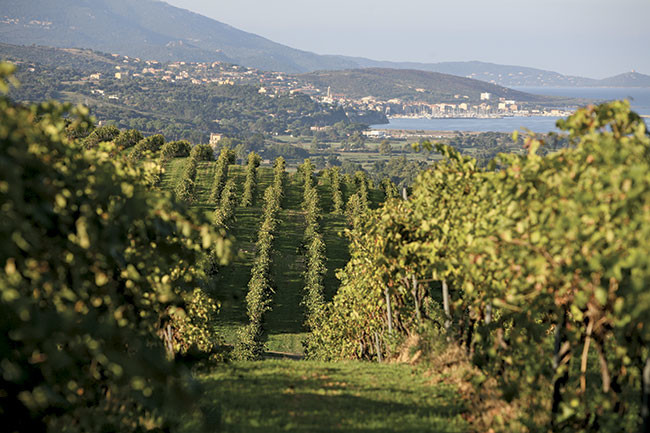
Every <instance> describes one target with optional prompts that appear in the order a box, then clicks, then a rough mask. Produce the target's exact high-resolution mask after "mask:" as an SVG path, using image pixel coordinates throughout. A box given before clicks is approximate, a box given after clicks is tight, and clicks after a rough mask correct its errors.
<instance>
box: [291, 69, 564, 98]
mask: <svg viewBox="0 0 650 433" xmlns="http://www.w3.org/2000/svg"><path fill="white" fill-rule="evenodd" d="M298 77H299V79H301V80H303V81H305V82H307V83H310V84H312V85H314V86H315V87H317V88H320V89H327V87H330V88H331V91H332V93H334V94H343V95H345V96H347V97H352V98H363V97H366V96H373V97H375V98H378V99H380V100H389V99H394V98H399V99H402V100H405V101H410V100H412V101H426V102H431V103H435V102H462V101H463V100H468V101H473V102H474V101H478V100H479V99H480V94H481V93H483V92H488V93H491V94H492V96H493V97H495V98H499V97H504V98H508V99H515V100H517V101H525V102H539V103H548V102H550V101H551V100H552V99H551V98H548V97H545V96H539V95H532V94H529V93H524V92H519V91H517V90H513V89H508V88H506V87H502V86H498V85H495V84H491V83H485V82H482V81H478V80H473V79H470V78H463V77H458V76H455V75H450V74H441V73H438V72H426V71H418V70H408V69H387V68H366V69H353V70H344V71H319V72H312V73H308V74H301V75H299V76H298Z"/></svg>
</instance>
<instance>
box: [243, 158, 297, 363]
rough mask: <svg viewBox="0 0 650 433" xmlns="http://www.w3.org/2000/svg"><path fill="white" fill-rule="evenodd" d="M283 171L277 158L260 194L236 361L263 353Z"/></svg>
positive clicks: (283, 165)
mask: <svg viewBox="0 0 650 433" xmlns="http://www.w3.org/2000/svg"><path fill="white" fill-rule="evenodd" d="M284 170H285V162H284V160H283V159H282V158H278V159H277V160H276V161H275V165H274V177H273V184H272V185H271V186H270V187H268V188H267V189H266V191H265V192H264V207H263V210H262V224H261V226H260V229H259V233H258V238H257V242H256V244H255V253H256V255H255V261H254V262H253V267H252V269H251V279H250V281H249V283H248V293H247V295H246V311H247V315H248V324H246V325H245V326H244V327H242V328H241V329H240V330H239V333H238V339H237V344H236V345H235V350H234V353H233V354H234V356H235V357H236V358H238V359H259V358H260V357H261V355H262V353H263V352H264V315H265V313H266V312H268V311H269V310H270V308H271V307H270V304H271V294H272V292H273V289H272V288H271V280H270V276H269V268H270V266H271V250H272V248H273V246H272V242H273V237H274V232H275V229H276V226H277V223H278V221H277V215H278V212H279V210H280V199H281V197H282V189H283V182H284V173H285V172H284Z"/></svg>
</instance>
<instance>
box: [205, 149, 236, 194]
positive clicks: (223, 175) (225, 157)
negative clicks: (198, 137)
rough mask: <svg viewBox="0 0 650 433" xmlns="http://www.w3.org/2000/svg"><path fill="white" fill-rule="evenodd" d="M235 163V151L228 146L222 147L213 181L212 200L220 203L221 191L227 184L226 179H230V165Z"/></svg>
mask: <svg viewBox="0 0 650 433" xmlns="http://www.w3.org/2000/svg"><path fill="white" fill-rule="evenodd" d="M234 163H235V152H234V151H233V150H232V149H230V148H228V147H224V148H222V149H221V152H220V153H219V158H217V169H216V171H215V173H214V182H213V183H212V192H211V193H210V201H212V202H215V203H219V200H220V199H221V191H222V190H223V187H224V186H225V185H226V179H228V166H229V165H230V164H234Z"/></svg>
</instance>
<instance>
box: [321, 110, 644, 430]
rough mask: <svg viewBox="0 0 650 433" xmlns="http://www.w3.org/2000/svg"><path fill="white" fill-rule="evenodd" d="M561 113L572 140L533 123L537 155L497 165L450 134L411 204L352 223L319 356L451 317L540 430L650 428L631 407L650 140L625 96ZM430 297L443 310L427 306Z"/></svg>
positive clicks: (449, 329) (349, 354)
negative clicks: (465, 152)
mask: <svg viewBox="0 0 650 433" xmlns="http://www.w3.org/2000/svg"><path fill="white" fill-rule="evenodd" d="M558 126H560V127H561V128H563V129H564V130H566V131H568V135H566V136H565V139H566V140H568V141H569V142H570V147H569V148H565V149H561V150H559V151H557V152H555V153H551V154H548V155H546V156H542V155H539V154H538V149H539V148H540V146H542V145H543V142H542V141H541V140H539V139H538V138H537V137H535V136H529V137H528V138H526V141H525V145H526V148H527V151H528V153H527V154H525V155H512V154H511V155H502V156H500V157H499V158H498V159H497V160H496V161H495V162H494V163H492V165H491V166H490V169H489V170H482V169H480V168H479V166H478V164H477V161H476V160H473V159H471V158H468V157H462V156H461V155H459V154H458V152H456V151H455V150H454V149H452V148H451V147H448V146H442V145H438V146H437V149H438V151H439V152H441V153H442V154H443V156H444V157H445V159H444V160H443V161H442V162H440V163H438V164H437V165H436V166H435V167H434V168H433V169H431V170H428V171H425V172H423V173H421V174H420V175H419V177H418V180H417V182H416V184H415V186H414V188H413V193H412V196H411V198H410V200H409V201H406V202H404V201H401V200H391V201H388V202H387V203H386V204H385V205H384V206H383V207H382V208H381V209H378V210H377V211H374V212H372V213H371V214H370V216H369V217H366V218H365V220H366V221H365V223H364V225H357V227H355V228H354V229H353V230H352V231H351V232H350V237H351V241H352V247H351V254H352V259H351V261H350V263H349V264H348V266H347V267H346V269H345V270H344V271H343V272H342V273H341V278H342V287H341V289H340V290H339V293H338V294H337V295H336V297H335V298H334V300H333V302H332V303H331V304H329V305H328V306H327V311H328V314H327V315H326V318H325V320H323V322H322V323H323V326H322V328H321V329H319V330H318V331H317V332H316V333H315V341H316V344H314V345H313V346H312V351H313V352H312V353H315V355H316V356H322V357H325V358H327V357H332V358H353V357H373V356H374V355H380V354H382V352H390V342H391V339H392V338H393V337H391V335H393V334H395V333H398V335H402V336H405V335H407V334H409V333H410V332H417V329H418V326H419V324H420V323H422V321H423V320H425V321H428V320H430V321H433V320H438V321H437V323H436V325H437V327H438V329H440V330H441V333H443V335H444V334H446V337H447V338H450V339H451V340H452V341H454V342H456V343H458V344H460V345H462V346H463V347H464V348H465V349H466V350H467V352H468V353H469V354H470V355H471V356H472V358H473V360H474V362H475V363H476V364H477V365H478V366H480V367H481V368H482V369H483V370H484V371H485V372H486V373H489V374H491V375H493V376H494V377H495V378H497V380H498V381H499V383H500V385H501V387H502V390H503V393H504V396H505V397H506V398H508V399H510V398H515V397H518V398H522V399H527V400H528V401H529V404H530V411H529V412H528V414H527V415H528V417H527V418H526V419H524V420H522V421H523V422H524V424H527V425H528V427H529V428H530V429H531V430H542V431H547V430H549V429H551V430H553V431H572V432H573V431H612V432H614V431H621V430H625V431H633V430H636V429H638V428H641V429H643V428H645V427H640V424H641V417H639V416H637V414H635V413H631V412H630V411H631V410H632V409H634V408H636V407H638V406H636V404H634V403H633V402H636V401H644V403H643V404H644V405H646V404H647V403H648V402H649V401H650V400H649V399H648V394H647V391H646V394H644V398H645V400H643V399H640V398H639V396H640V395H642V394H643V386H642V384H643V380H644V379H643V376H642V372H643V371H644V368H645V369H647V368H648V367H647V365H650V364H649V362H650V361H649V355H650V353H649V349H648V347H649V343H650V329H649V328H648V322H647V319H648V317H650V298H649V297H648V291H647V289H646V288H647V286H648V283H649V282H650V273H649V271H648V266H647V263H646V262H647V260H646V259H647V256H648V254H649V253H650V245H648V243H647V239H650V238H649V237H648V233H646V232H647V231H648V227H650V224H649V222H650V221H648V218H649V215H650V213H649V212H648V209H650V174H649V173H650V166H649V165H650V162H649V161H650V158H649V155H650V151H649V150H648V149H649V148H650V137H648V135H647V132H646V129H645V124H644V122H643V121H642V120H641V119H640V118H639V116H638V115H636V114H634V113H632V112H630V110H629V104H628V103H627V102H625V101H623V102H611V103H606V104H603V105H600V106H597V107H595V106H590V107H587V108H585V109H581V110H578V111H577V112H576V113H575V114H574V115H572V116H571V117H570V118H568V119H567V120H563V121H559V122H558ZM516 139H517V138H516V137H515V138H514V140H515V141H516ZM441 301H442V302H441ZM430 302H441V303H442V309H443V312H444V313H443V318H442V319H435V318H434V317H431V318H429V317H428V313H427V311H426V308H424V306H426V304H427V303H430ZM391 328H392V330H393V331H392V333H391V331H390V329H391ZM373 332H375V333H376V334H375V338H376V337H377V336H378V337H379V340H380V344H376V343H375V342H376V341H377V340H375V342H373V335H372V334H373ZM373 344H376V346H375V350H374V351H373V350H372V349H371V348H372V345H373ZM373 352H374V353H373ZM646 380H647V379H646ZM648 384H650V382H649V383H648ZM643 409H646V410H647V408H645V407H643ZM642 413H643V412H642ZM645 414H648V412H645ZM645 414H644V416H646V417H647V415H645ZM645 422H646V423H647V422H648V418H646V420H645ZM646 425H648V424H646Z"/></svg>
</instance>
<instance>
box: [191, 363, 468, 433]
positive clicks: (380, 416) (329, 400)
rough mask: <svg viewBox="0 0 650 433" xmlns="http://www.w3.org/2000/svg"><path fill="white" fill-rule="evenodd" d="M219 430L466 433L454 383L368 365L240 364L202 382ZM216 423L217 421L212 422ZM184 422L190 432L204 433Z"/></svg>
mask: <svg viewBox="0 0 650 433" xmlns="http://www.w3.org/2000/svg"><path fill="white" fill-rule="evenodd" d="M199 379H200V381H201V382H202V384H203V385H204V389H205V393H204V395H203V398H202V401H201V404H202V406H203V407H204V408H207V409H208V418H211V419H213V420H214V419H216V418H218V414H220V416H221V422H220V425H213V426H211V428H212V427H213V428H214V429H213V431H215V432H216V431H220V432H242V433H243V432H247V433H258V432H259V433H262V432H264V433H266V432H269V433H272V432H286V431H290V432H305V433H312V432H323V433H325V432H349V433H352V432H358V433H362V432H364V433H366V432H367V433H369V432H373V433H380V432H441V433H442V432H464V431H467V429H468V427H467V424H466V422H465V421H464V420H463V418H462V417H461V413H462V412H463V410H464V408H463V406H462V404H461V400H460V399H459V397H458V395H457V392H456V390H455V389H454V388H453V387H451V386H450V385H446V384H443V383H439V384H436V385H431V384H430V377H428V376H427V375H426V374H425V371H424V370H423V369H421V368H419V367H413V366H409V365H403V364H375V363H368V362H339V363H321V362H315V361H287V360H278V361H275V360H274V361H258V362H237V363H232V364H227V365H223V366H220V367H217V368H216V369H215V370H214V371H212V372H210V373H207V374H203V375H201V376H200V377H199ZM213 422H214V421H213ZM196 423H197V421H196V420H185V425H184V429H183V432H184V433H189V432H192V431H196V430H197V424H196Z"/></svg>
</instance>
